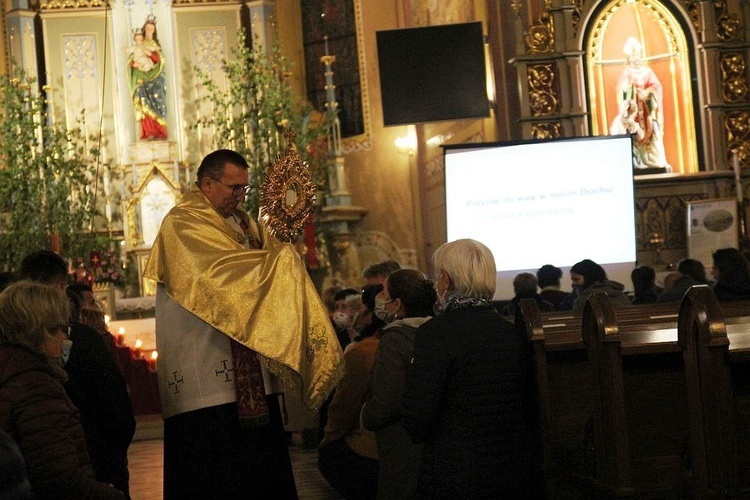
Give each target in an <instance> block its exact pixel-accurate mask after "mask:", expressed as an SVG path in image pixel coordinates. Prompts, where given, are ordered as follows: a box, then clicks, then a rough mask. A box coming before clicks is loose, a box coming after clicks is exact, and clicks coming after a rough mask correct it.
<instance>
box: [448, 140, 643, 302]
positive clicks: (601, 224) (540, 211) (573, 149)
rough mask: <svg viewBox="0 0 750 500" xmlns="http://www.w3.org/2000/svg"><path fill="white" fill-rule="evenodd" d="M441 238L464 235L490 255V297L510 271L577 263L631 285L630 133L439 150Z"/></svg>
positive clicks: (506, 291) (505, 286) (505, 288)
mask: <svg viewBox="0 0 750 500" xmlns="http://www.w3.org/2000/svg"><path fill="white" fill-rule="evenodd" d="M444 154H445V202H446V203H445V204H446V223H447V237H448V241H454V240H457V239H461V238H473V239H476V240H479V241H481V242H482V243H484V244H485V245H487V246H488V247H489V248H490V249H491V250H492V253H493V255H494V257H495V262H496V264H497V269H498V288H497V292H496V294H495V299H497V300H504V299H510V298H512V297H513V277H514V276H515V275H516V274H518V273H520V272H524V271H526V272H531V273H536V270H537V269H539V268H540V267H541V266H542V265H544V264H553V265H556V266H557V267H560V268H561V269H563V290H570V278H569V271H570V267H571V266H572V265H573V264H575V263H576V262H578V261H580V260H583V259H591V260H593V261H594V262H597V263H599V264H600V265H602V267H604V269H605V270H606V271H607V275H608V277H609V278H610V279H613V280H616V281H619V282H621V283H623V284H624V285H625V287H626V289H631V288H632V285H631V283H630V272H631V271H632V270H633V267H634V266H635V262H636V229H635V198H634V187H633V160H632V139H631V137H630V136H603V137H583V138H574V139H560V140H557V139H555V140H545V141H533V142H516V143H492V144H488V143H484V144H463V145H455V146H445V148H444Z"/></svg>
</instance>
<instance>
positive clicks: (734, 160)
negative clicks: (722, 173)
mask: <svg viewBox="0 0 750 500" xmlns="http://www.w3.org/2000/svg"><path fill="white" fill-rule="evenodd" d="M732 168H733V169H734V180H735V183H736V184H737V188H736V189H737V202H738V203H742V199H743V198H742V197H743V190H744V188H743V187H742V177H741V176H740V160H739V158H738V157H737V153H734V155H733V156H732Z"/></svg>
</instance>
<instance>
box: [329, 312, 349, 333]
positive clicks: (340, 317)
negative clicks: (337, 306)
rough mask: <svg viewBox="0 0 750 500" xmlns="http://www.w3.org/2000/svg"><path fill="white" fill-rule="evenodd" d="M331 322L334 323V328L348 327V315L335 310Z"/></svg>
mask: <svg viewBox="0 0 750 500" xmlns="http://www.w3.org/2000/svg"><path fill="white" fill-rule="evenodd" d="M332 320H333V324H334V325H336V328H340V329H343V328H348V327H349V315H348V314H346V313H345V312H343V311H336V312H335V313H333V318H332Z"/></svg>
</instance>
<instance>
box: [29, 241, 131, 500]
mask: <svg viewBox="0 0 750 500" xmlns="http://www.w3.org/2000/svg"><path fill="white" fill-rule="evenodd" d="M19 275H20V277H21V278H22V279H29V280H32V281H38V282H41V283H45V284H48V285H52V286H58V287H60V288H65V282H66V278H67V275H68V266H67V265H66V263H65V261H64V260H63V258H62V257H60V256H59V255H57V254H56V253H54V252H51V251H48V250H40V251H38V252H34V253H32V254H29V255H27V256H26V257H25V258H24V259H23V261H22V262H21V270H20V272H19ZM70 340H71V341H72V342H73V344H72V346H71V349H70V355H69V358H68V359H67V361H66V363H65V371H66V372H67V373H68V377H69V380H68V382H67V383H66V384H65V390H66V392H67V393H68V396H69V397H70V399H71V400H72V401H73V403H74V404H75V405H76V407H78V409H79V411H80V412H81V425H82V426H83V430H84V433H85V437H86V448H87V450H88V452H89V456H90V458H91V465H92V466H93V468H94V472H95V473H96V479H97V480H98V481H101V482H104V483H108V484H112V485H113V486H114V487H115V488H117V489H118V490H120V491H122V492H123V493H125V495H126V497H128V498H129V487H128V482H129V473H128V447H129V446H130V443H131V441H132V440H133V434H134V433H135V417H134V416H133V405H132V402H131V401H130V396H129V395H128V390H127V386H126V384H125V379H124V378H123V377H122V374H121V373H120V371H119V370H118V369H117V365H116V364H115V362H114V359H113V358H112V356H111V355H110V353H109V351H108V350H107V346H106V345H105V344H104V341H103V339H102V337H101V336H100V335H99V333H97V331H96V330H94V329H93V328H91V327H89V326H86V325H84V324H81V323H78V322H75V321H72V322H71V323H70Z"/></svg>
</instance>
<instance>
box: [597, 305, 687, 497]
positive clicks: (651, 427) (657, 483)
mask: <svg viewBox="0 0 750 500" xmlns="http://www.w3.org/2000/svg"><path fill="white" fill-rule="evenodd" d="M657 324H658V326H657V327H653V324H651V325H650V324H649V323H648V321H646V320H643V321H642V322H639V321H633V322H618V318H617V316H616V314H615V310H614V309H613V308H612V306H611V304H610V302H609V299H608V297H607V296H606V295H604V294H595V295H592V296H590V297H589V299H588V300H587V302H586V305H585V306H584V311H583V321H582V336H583V341H584V343H585V344H586V346H587V352H588V359H589V363H590V368H591V372H592V375H593V385H594V392H593V397H594V413H593V419H592V421H593V430H594V432H593V434H594V437H593V449H594V457H595V474H594V476H595V478H596V480H597V481H598V482H599V486H600V488H601V491H603V492H606V493H608V494H609V495H611V496H630V495H633V496H638V497H644V496H645V497H656V498H659V497H664V496H682V494H683V493H684V491H686V490H687V489H689V486H688V478H689V474H690V470H689V468H688V467H687V466H686V465H685V464H684V458H685V456H686V454H688V453H689V443H690V440H689V436H690V426H689V423H688V421H687V420H686V419H685V415H686V414H687V411H688V404H687V400H688V398H687V384H686V382H685V368H684V361H683V357H682V352H681V350H680V348H679V345H678V343H677V337H676V325H677V322H676V318H675V321H673V322H667V323H664V322H659V323H657Z"/></svg>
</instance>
